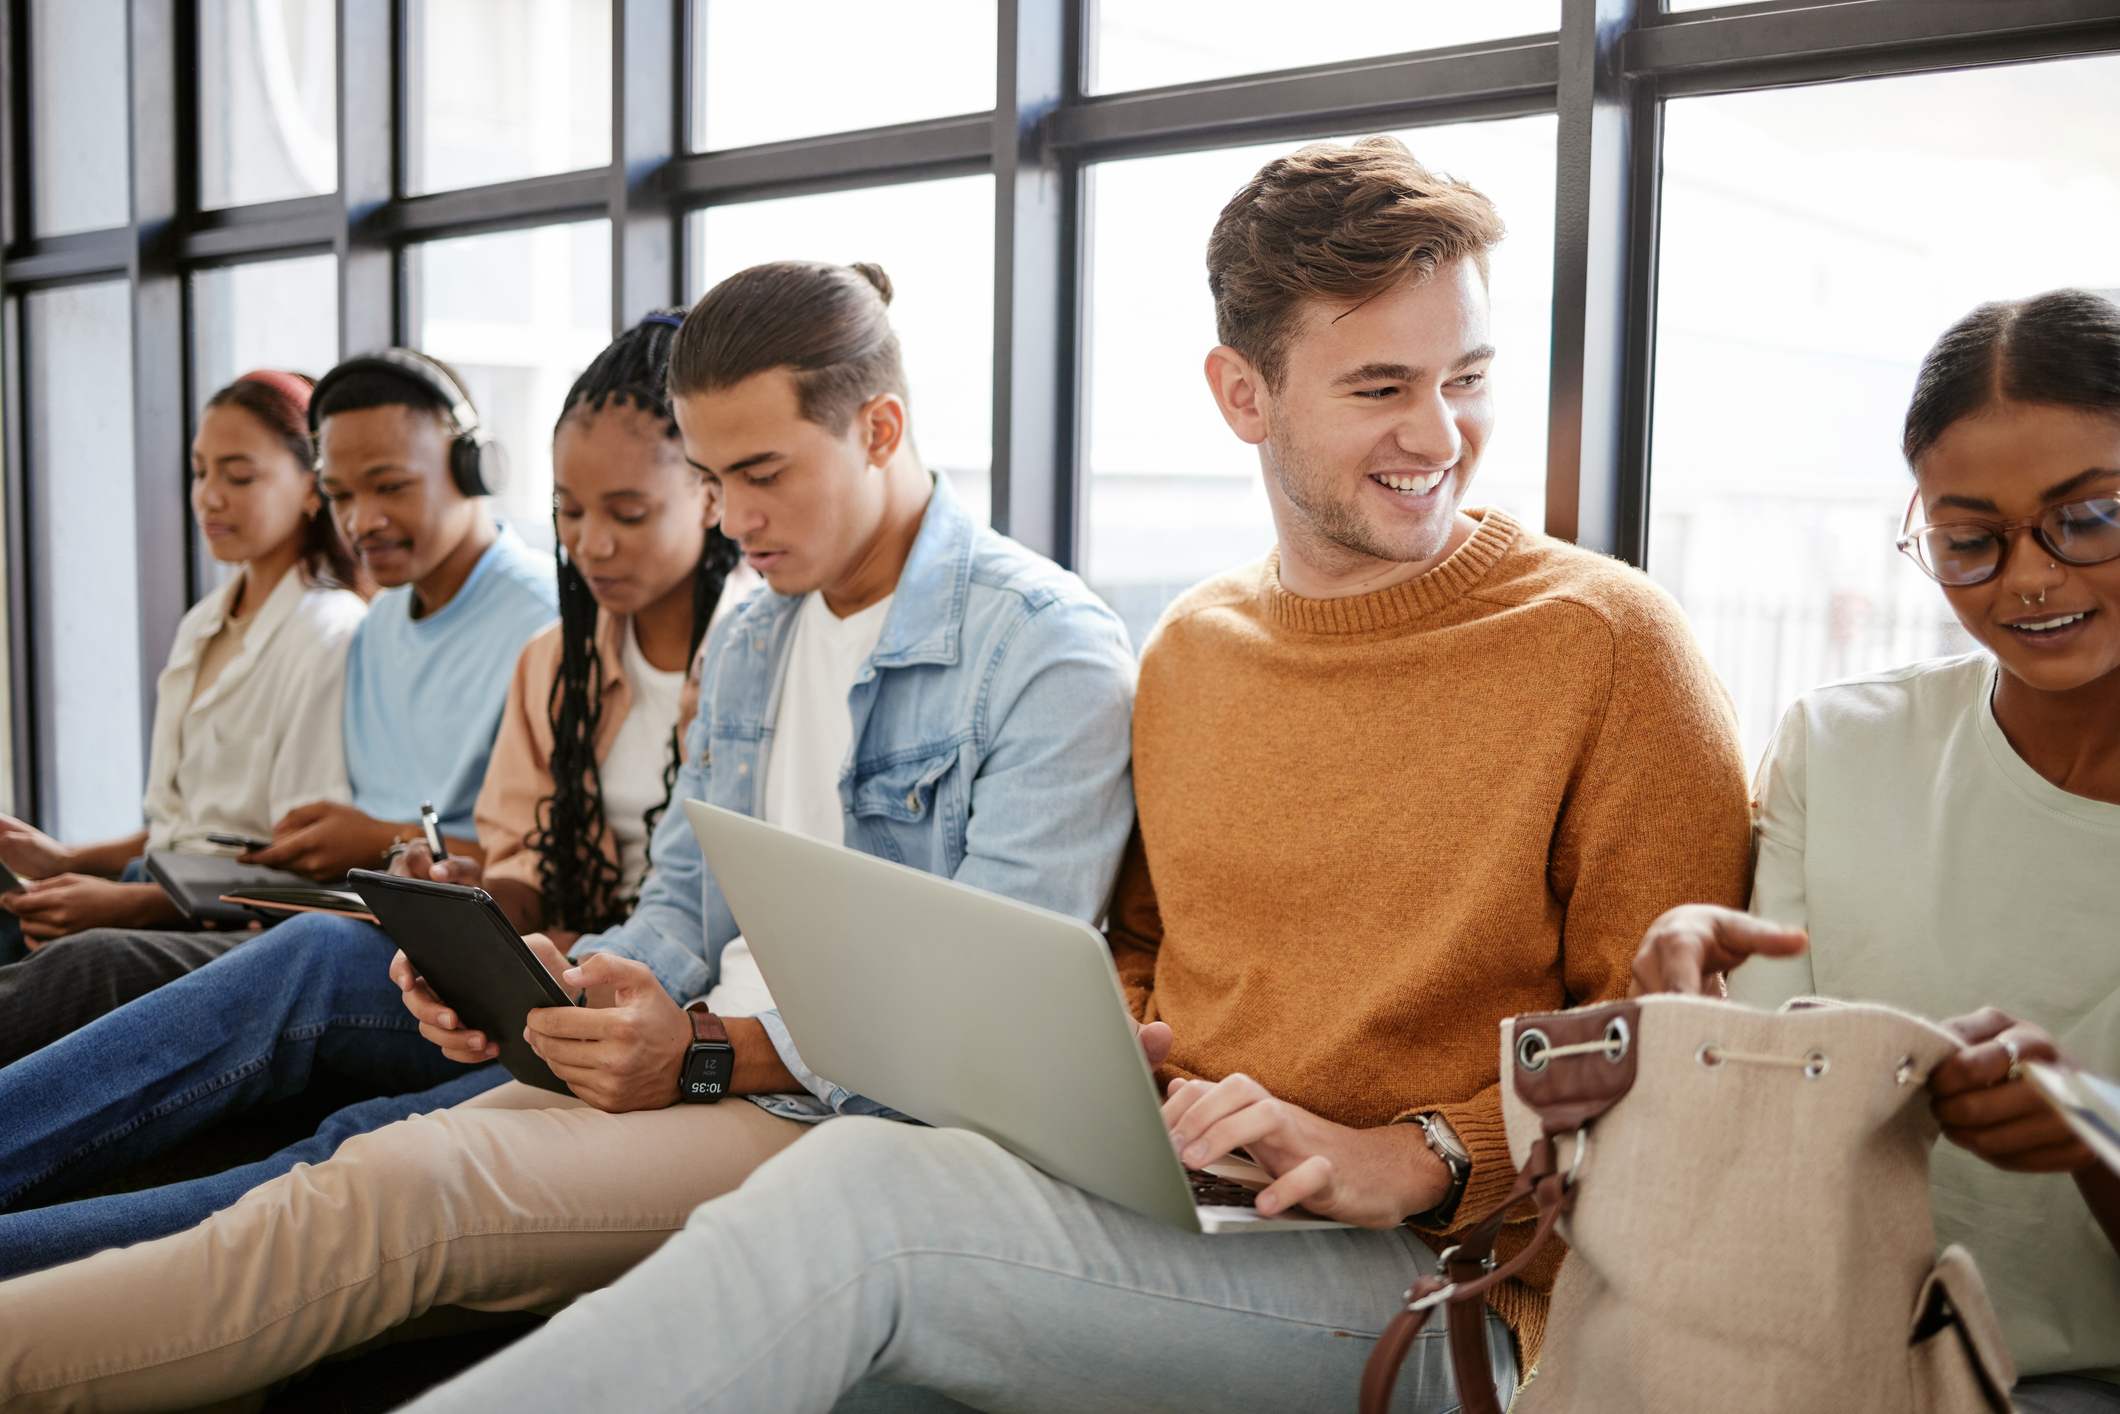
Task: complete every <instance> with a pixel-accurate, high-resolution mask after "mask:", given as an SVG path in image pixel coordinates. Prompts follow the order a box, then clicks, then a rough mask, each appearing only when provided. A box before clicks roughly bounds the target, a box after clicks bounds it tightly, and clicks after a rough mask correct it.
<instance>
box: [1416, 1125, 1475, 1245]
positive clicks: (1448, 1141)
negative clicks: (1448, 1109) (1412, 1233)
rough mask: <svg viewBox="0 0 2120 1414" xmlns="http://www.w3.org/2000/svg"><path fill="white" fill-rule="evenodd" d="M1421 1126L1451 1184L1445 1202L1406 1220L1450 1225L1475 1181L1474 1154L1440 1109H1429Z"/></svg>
mask: <svg viewBox="0 0 2120 1414" xmlns="http://www.w3.org/2000/svg"><path fill="white" fill-rule="evenodd" d="M1415 1122H1416V1123H1417V1124H1419V1125H1420V1126H1421V1137H1422V1139H1424V1140H1425V1141H1426V1142H1427V1144H1428V1152H1430V1153H1431V1154H1434V1155H1435V1156H1436V1158H1438V1159H1440V1160H1441V1161H1442V1164H1443V1169H1444V1171H1445V1172H1446V1173H1448V1174H1449V1175H1450V1187H1449V1188H1448V1189H1447V1190H1445V1191H1444V1193H1443V1198H1442V1201H1441V1202H1439V1203H1437V1204H1436V1205H1435V1206H1434V1207H1433V1208H1430V1209H1429V1210H1428V1211H1427V1212H1425V1213H1416V1214H1414V1215H1413V1216H1412V1217H1410V1218H1408V1219H1407V1221H1408V1222H1409V1223H1412V1224H1413V1225H1415V1226H1417V1227H1429V1228H1441V1227H1448V1226H1449V1225H1450V1221H1451V1219H1452V1218H1455V1217H1456V1216H1457V1210H1458V1204H1460V1203H1461V1202H1463V1201H1464V1198H1465V1189H1466V1187H1467V1185H1468V1184H1470V1182H1471V1181H1472V1156H1471V1154H1470V1153H1469V1152H1467V1150H1466V1148H1465V1141H1464V1140H1462V1139H1460V1138H1458V1136H1457V1131H1456V1130H1455V1129H1452V1128H1451V1127H1450V1121H1449V1120H1447V1119H1444V1118H1443V1116H1442V1113H1441V1112H1440V1111H1430V1112H1429V1113H1427V1114H1424V1115H1421V1116H1419V1117H1418V1118H1417V1119H1416V1121H1415Z"/></svg>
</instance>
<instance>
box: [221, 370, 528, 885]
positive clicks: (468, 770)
mask: <svg viewBox="0 0 2120 1414" xmlns="http://www.w3.org/2000/svg"><path fill="white" fill-rule="evenodd" d="M309 421H310V428H311V430H312V431H314V432H315V433H316V434H317V446H318V453H319V461H318V466H319V471H320V475H319V478H318V485H319V487H320V488H321V489H322V491H323V493H324V495H325V497H326V498H327V499H328V500H329V501H330V502H331V506H332V511H333V513H334V514H335V515H336V516H337V517H338V521H339V528H340V530H341V532H342V533H343V534H344V535H345V537H346V541H347V543H348V544H350V545H351V546H353V548H354V552H355V553H356V554H358V555H359V556H360V557H361V563H362V564H363V565H365V566H366V567H367V570H368V573H369V574H371V575H373V576H374V577H375V581H376V583H377V584H379V585H381V586H382V587H383V590H384V592H383V593H382V594H379V595H377V596H376V600H375V603H374V604H373V605H372V606H371V607H370V609H369V611H368V617H367V619H366V620H365V621H363V623H362V625H361V628H360V631H359V632H358V633H357V634H356V635H355V636H354V640H353V648H352V651H351V652H350V653H349V655H348V657H347V661H346V719H345V721H346V767H347V778H348V780H349V781H350V782H351V783H352V785H353V796H354V801H355V803H354V804H353V805H342V804H336V803H333V802H329V801H319V802H317V803H316V804H313V805H305V806H302V807H299V808H297V809H295V810H290V811H289V812H288V813H287V814H286V816H285V817H284V818H282V819H281V820H280V821H279V823H278V824H276V825H275V826H274V827H273V838H272V846H271V848H269V849H263V850H259V851H257V852H255V853H252V854H247V855H245V856H243V857H244V859H245V860H246V861H247V862H249V863H254V864H265V865H270V866H272V867H274V868H278V869H292V870H294V871H296V872H297V873H302V874H308V875H312V876H314V877H317V878H327V877H336V876H338V875H340V874H343V873H344V872H345V871H346V870H348V869H360V868H366V869H379V868H381V867H383V866H382V864H381V862H380V861H381V860H382V859H383V856H384V854H385V853H386V852H387V851H388V850H389V849H390V847H391V846H392V845H393V844H395V843H397V842H398V841H400V840H406V841H409V840H412V839H415V838H417V837H418V836H419V833H420V828H419V823H418V821H419V809H420V803H421V802H422V801H432V802H433V803H434V806H435V809H436V811H437V812H438V813H439V814H440V815H441V821H442V833H443V835H444V836H445V837H446V838H447V839H448V840H449V842H450V848H451V851H452V852H453V853H458V854H469V855H472V856H474V857H477V856H479V854H480V850H479V847H478V844H477V843H476V839H477V836H476V833H475V831H474V830H473V828H472V821H471V812H472V806H473V803H474V802H475V801H476V799H477V797H478V789H479V783H480V782H481V781H482V780H484V779H485V775H486V758H487V756H488V754H489V753H490V752H491V751H492V749H493V736H494V732H495V731H496V730H497V728H498V725H499V722H500V714H501V706H502V703H503V702H504V701H505V699H506V698H507V695H508V679H509V675H510V673H511V672H513V670H514V667H515V659H516V655H517V654H518V653H519V652H520V651H521V649H522V646H523V644H524V642H526V641H527V640H528V639H529V637H530V635H531V634H533V633H535V632H536V631H537V630H538V629H540V628H542V627H543V626H544V625H546V624H547V623H550V622H551V621H552V619H553V617H554V616H555V615H556V614H557V613H558V591H557V588H556V580H555V578H554V575H553V569H552V561H551V558H550V557H549V556H546V555H541V554H538V553H536V552H535V551H533V550H531V549H530V548H529V547H528V546H527V545H525V544H524V543H523V542H522V540H521V539H520V538H519V537H518V536H517V535H516V534H515V532H514V531H512V530H509V529H508V528H507V527H505V526H498V525H495V524H494V522H493V519H492V517H491V516H490V515H488V514H487V512H486V510H485V508H484V507H483V506H482V505H481V504H480V502H479V500H478V498H479V497H482V496H484V495H486V494H487V493H488V490H489V487H488V484H487V471H488V469H489V468H491V467H492V466H493V464H494V462H495V459H496V456H497V450H498V449H497V448H495V446H494V445H493V444H492V443H491V442H487V441H484V440H483V439H482V438H481V437H480V434H479V426H478V413H477V411H476V410H475V409H474V408H473V407H472V404H471V400H470V399H469V398H468V397H466V396H465V395H464V392H463V389H462V387H461V386H460V385H459V384H458V382H457V380H456V378H455V376H454V375H453V374H452V373H451V371H450V370H449V369H448V368H447V367H446V366H445V365H443V364H441V363H439V362H437V361H436V360H434V359H430V358H427V357H426V356H425V355H423V354H418V353H414V352H413V351H412V350H410V349H386V350H384V351H383V352H381V353H379V354H373V355H368V356H364V357H360V358H353V359H348V360H347V361H346V362H344V363H342V364H340V365H339V366H338V367H337V368H334V369H332V370H331V372H329V373H327V374H325V375H324V378H323V380H322V381H321V382H319V383H318V384H317V386H316V392H315V393H314V395H312V397H311V399H310V403H309Z"/></svg>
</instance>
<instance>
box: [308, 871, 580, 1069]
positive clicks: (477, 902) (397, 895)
mask: <svg viewBox="0 0 2120 1414" xmlns="http://www.w3.org/2000/svg"><path fill="white" fill-rule="evenodd" d="M346 882H347V883H348V884H349V885H350V886H351V887H352V888H353V891H354V892H355V893H357V894H359V895H360V896H361V898H362V900H363V901H364V902H366V903H367V905H368V910H369V912H371V913H373V914H374V915H375V917H376V922H378V923H380V924H381V925H382V928H383V931H384V932H386V933H388V934H389V935H390V941H392V942H394V943H396V944H397V945H398V946H399V947H400V948H402V949H403V950H404V953H405V956H406V957H408V958H410V959H411V960H412V965H413V966H414V967H417V968H418V969H419V970H420V975H421V976H422V977H424V978H426V979H427V985H428V986H429V987H431V988H433V989H434V994H435V995H436V996H438V997H440V998H441V999H442V1000H443V1001H444V1002H447V1003H448V1004H449V1006H450V1008H451V1009H452V1010H454V1011H455V1012H456V1014H457V1016H458V1017H459V1018H461V1020H462V1023H463V1025H465V1026H467V1027H469V1028H471V1029H473V1030H477V1031H483V1032H485V1033H486V1036H487V1038H488V1039H490V1040H492V1041H494V1042H495V1043H496V1044H498V1045H499V1046H500V1048H501V1064H502V1065H504V1066H506V1067H507V1068H508V1073H509V1074H510V1075H512V1076H514V1077H515V1078H516V1079H517V1080H520V1081H522V1082H523V1083H524V1084H525V1085H535V1086H537V1087H538V1088H539V1089H543V1090H552V1091H556V1092H557V1093H559V1094H562V1095H570V1094H572V1093H573V1091H571V1090H569V1089H568V1088H567V1086H566V1083H565V1082H564V1081H562V1080H561V1079H560V1078H559V1077H558V1076H556V1075H554V1074H553V1073H552V1067H551V1066H548V1065H546V1064H545V1062H544V1058H543V1057H541V1056H540V1055H538V1053H537V1052H536V1051H533V1050H531V1049H530V1043H529V1042H528V1041H525V1040H524V1039H523V1027H524V1026H525V1025H526V1024H527V1023H528V1021H529V1016H530V1010H531V1008H533V1007H545V1006H576V1005H578V1004H579V1003H577V1002H576V1000H575V999H574V998H573V997H570V996H568V995H567V993H566V992H565V991H564V990H563V989H562V988H561V987H560V985H559V983H557V982H555V981H553V980H552V974H551V973H549V972H547V971H546V970H545V965H544V964H543V963H542V962H539V961H538V960H537V954H536V953H534V952H532V951H530V945H529V944H528V943H525V942H524V941H523V939H522V935H521V934H520V933H518V932H516V931H515V925H514V924H512V923H510V922H509V921H508V919H507V917H506V916H505V915H504V914H502V912H501V911H500V908H499V906H498V905H496V904H495V903H494V902H493V896H492V895H491V894H489V893H487V892H486V891H485V890H484V889H473V888H466V887H465V886H464V885H462V884H437V883H433V882H431V881H428V880H423V879H405V878H400V877H398V876H397V875H395V874H378V873H376V872H375V871H374V870H372V869H355V870H352V871H350V872H348V874H347V875H346Z"/></svg>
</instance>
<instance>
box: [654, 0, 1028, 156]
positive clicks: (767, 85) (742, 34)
mask: <svg viewBox="0 0 2120 1414" xmlns="http://www.w3.org/2000/svg"><path fill="white" fill-rule="evenodd" d="M994 13H995V6H994V0H896V2H895V3H894V4H892V5H891V7H890V9H889V12H888V20H884V19H882V18H880V17H879V16H880V12H879V11H878V10H877V8H876V6H875V5H874V4H873V3H871V0H810V3H808V4H805V5H800V6H792V5H761V4H759V3H758V0H700V6H699V18H698V28H697V30H696V33H697V35H698V38H697V39H696V40H695V41H694V42H695V44H696V46H697V47H696V48H695V50H694V52H693V56H692V63H693V73H694V75H695V76H696V82H695V83H694V85H693V89H694V92H695V94H696V98H695V106H694V109H693V115H692V145H693V146H694V147H695V148H700V149H705V148H723V147H748V146H750V145H751V144H753V143H759V142H781V141H784V140H786V139H788V138H797V137H811V136H814V135H816V134H818V133H836V132H845V131H847V130H849V129H853V128H880V127H884V126H886V125H888V124H891V123H910V122H913V121H915V120H917V119H920V118H943V117H948V116H950V115H952V114H957V113H983V112H985V111H987V110H988V109H991V108H992V107H993V106H994V64H995V58H996V55H995V49H994ZM798 56H799V57H798Z"/></svg>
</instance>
